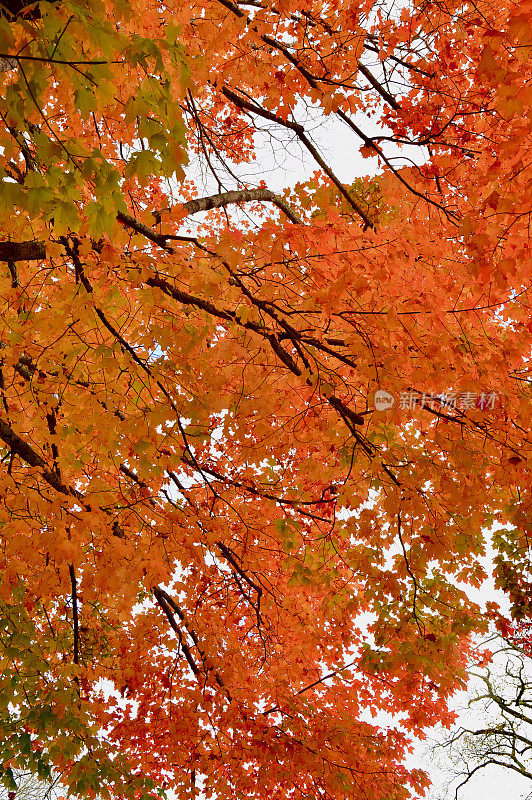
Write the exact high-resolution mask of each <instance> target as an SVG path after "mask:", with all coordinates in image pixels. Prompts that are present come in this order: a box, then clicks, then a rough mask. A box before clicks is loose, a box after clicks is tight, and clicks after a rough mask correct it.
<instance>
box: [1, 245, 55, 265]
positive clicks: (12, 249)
mask: <svg viewBox="0 0 532 800" xmlns="http://www.w3.org/2000/svg"><path fill="white" fill-rule="evenodd" d="M44 258H46V246H45V244H44V242H0V261H7V262H11V261H42V260H43V259H44Z"/></svg>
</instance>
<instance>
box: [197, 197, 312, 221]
mask: <svg viewBox="0 0 532 800" xmlns="http://www.w3.org/2000/svg"><path fill="white" fill-rule="evenodd" d="M258 200H261V201H266V202H269V203H273V204H274V205H275V206H277V208H278V209H279V210H280V211H282V212H283V213H284V214H286V216H287V217H288V219H289V220H290V221H291V222H293V223H294V224H295V225H302V224H303V222H302V220H300V219H299V217H298V216H297V214H295V213H294V212H293V211H292V209H291V208H290V206H289V205H288V203H287V202H286V200H283V198H282V197H279V196H278V195H276V194H275V192H272V191H271V190H270V189H238V190H236V191H232V192H224V193H222V194H215V195H212V196H211V197H201V198H199V199H197V200H189V202H188V203H185V208H186V210H187V211H188V213H189V214H197V213H199V212H200V211H209V210H210V209H211V208H222V207H223V206H227V205H229V204H230V203H249V202H253V201H258Z"/></svg>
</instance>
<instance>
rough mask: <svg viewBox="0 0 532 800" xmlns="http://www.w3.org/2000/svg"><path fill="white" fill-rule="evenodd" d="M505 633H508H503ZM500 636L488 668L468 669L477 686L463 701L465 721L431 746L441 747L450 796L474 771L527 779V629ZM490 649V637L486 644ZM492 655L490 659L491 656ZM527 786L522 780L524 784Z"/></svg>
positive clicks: (530, 747) (531, 721)
mask: <svg viewBox="0 0 532 800" xmlns="http://www.w3.org/2000/svg"><path fill="white" fill-rule="evenodd" d="M508 633H509V632H508ZM522 634H523V630H521V635H518V636H517V637H514V636H512V637H511V638H507V639H503V640H501V639H500V638H499V637H497V640H498V642H497V643H498V647H497V646H496V647H495V652H494V653H492V654H491V656H490V658H491V659H492V660H493V662H494V663H492V664H490V666H486V665H484V666H482V665H480V666H479V665H478V664H477V667H476V669H475V668H473V669H472V673H471V675H472V678H473V680H474V681H475V683H476V688H475V689H474V691H473V692H472V695H471V698H470V700H469V703H468V711H469V712H472V713H471V715H470V716H471V717H472V719H471V720H470V721H469V723H466V724H463V725H461V726H460V727H458V728H455V729H454V730H453V731H452V732H451V733H450V734H449V735H447V736H446V737H445V739H442V741H440V742H439V743H438V744H437V745H436V746H435V747H434V749H433V754H436V752H437V750H438V749H440V748H444V752H445V755H446V756H447V757H448V758H450V760H451V762H452V764H453V768H452V771H453V773H454V779H453V783H454V797H456V798H458V797H459V796H460V794H461V789H462V787H464V786H465V785H466V784H467V783H469V781H470V780H471V779H472V778H473V777H474V776H475V775H477V774H479V773H481V772H483V771H484V770H486V769H489V768H492V767H496V768H497V769H501V768H502V769H503V770H506V771H507V772H509V773H516V774H517V775H520V776H522V777H523V778H524V779H525V780H526V781H528V782H529V787H530V784H531V782H532V770H531V766H532V765H531V754H532V735H531V734H532V728H531V725H532V715H531V713H530V712H531V708H532V702H531V700H532V698H531V692H532V681H531V672H530V666H531V663H530V630H527V631H526V634H525V636H523V635H522ZM491 646H492V649H493V639H492V642H491ZM493 657H494V658H493ZM525 786H526V784H525Z"/></svg>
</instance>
